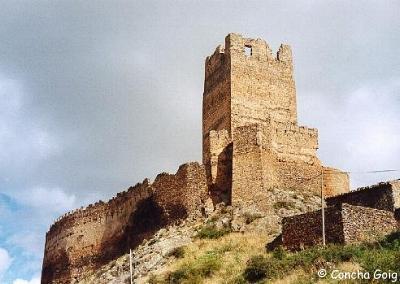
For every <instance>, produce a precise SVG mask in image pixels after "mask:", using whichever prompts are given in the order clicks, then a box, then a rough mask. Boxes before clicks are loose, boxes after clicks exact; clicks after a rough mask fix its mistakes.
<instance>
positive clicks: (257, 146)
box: [232, 124, 273, 204]
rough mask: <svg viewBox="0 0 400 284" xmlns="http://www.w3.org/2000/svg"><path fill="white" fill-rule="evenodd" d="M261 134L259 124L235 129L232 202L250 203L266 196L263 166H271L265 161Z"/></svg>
mask: <svg viewBox="0 0 400 284" xmlns="http://www.w3.org/2000/svg"><path fill="white" fill-rule="evenodd" d="M261 134H262V132H261V127H260V125H258V124H253V125H248V126H242V127H237V128H235V130H234V134H233V135H234V136H235V137H236V138H235V141H234V143H233V160H232V177H233V179H232V203H235V204H236V203H249V202H253V201H255V200H257V199H259V197H263V198H264V197H265V192H266V190H267V184H266V181H265V180H264V169H263V166H266V167H269V166H270V164H265V163H263V159H262V152H263V151H262V145H261V143H262V140H261ZM271 176H273V174H271ZM271 186H272V185H271ZM271 186H270V187H271Z"/></svg>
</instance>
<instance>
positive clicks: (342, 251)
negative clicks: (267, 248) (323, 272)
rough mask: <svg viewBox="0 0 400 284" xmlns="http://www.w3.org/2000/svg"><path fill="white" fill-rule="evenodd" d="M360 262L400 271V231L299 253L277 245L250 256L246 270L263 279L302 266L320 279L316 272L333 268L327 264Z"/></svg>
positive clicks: (252, 279) (370, 267)
mask: <svg viewBox="0 0 400 284" xmlns="http://www.w3.org/2000/svg"><path fill="white" fill-rule="evenodd" d="M348 261H351V262H354V263H358V264H359V265H360V266H361V268H362V269H363V270H364V271H368V272H369V273H371V274H373V273H374V271H375V270H376V269H380V270H382V271H400V233H399V232H396V233H393V234H391V235H389V236H387V237H386V238H384V239H383V240H382V241H379V242H375V243H372V244H367V243H365V244H359V245H346V246H342V245H329V246H327V247H325V248H321V247H313V248H309V249H306V250H303V251H299V252H296V253H288V252H286V251H285V250H283V249H282V248H277V249H276V250H275V251H274V252H273V253H272V254H260V255H256V256H253V257H251V258H250V260H249V261H248V263H247V267H246V268H245V270H244V272H243V278H244V279H246V280H247V281H249V282H257V281H260V280H263V279H269V280H273V279H278V278H283V277H285V276H286V275H288V274H289V273H290V272H291V271H294V270H298V269H301V270H303V271H304V272H306V273H308V274H309V275H310V279H314V278H315V280H316V279H317V275H316V274H315V272H316V271H317V270H318V269H319V268H321V267H324V268H329V266H328V265H327V264H336V265H337V264H339V263H342V262H348Z"/></svg>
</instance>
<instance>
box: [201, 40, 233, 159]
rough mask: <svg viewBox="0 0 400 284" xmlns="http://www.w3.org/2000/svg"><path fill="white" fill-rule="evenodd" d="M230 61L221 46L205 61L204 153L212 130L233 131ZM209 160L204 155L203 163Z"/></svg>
mask: <svg viewBox="0 0 400 284" xmlns="http://www.w3.org/2000/svg"><path fill="white" fill-rule="evenodd" d="M230 84H231V83H230V61H229V57H228V56H226V54H225V53H224V49H223V48H222V47H221V46H219V47H217V49H216V50H215V52H214V54H213V55H212V56H210V57H207V59H206V62H205V80H204V93H203V120H202V121H203V153H208V152H209V149H208V146H209V145H207V144H206V143H204V142H205V141H204V139H206V138H207V137H208V134H209V131H210V130H222V129H225V130H227V131H228V133H229V134H230V133H231V121H230V113H231V108H230V103H231V100H230V91H231V86H230ZM207 163H208V161H207V160H205V159H204V157H203V164H207Z"/></svg>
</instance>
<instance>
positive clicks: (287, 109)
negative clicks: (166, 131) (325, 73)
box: [203, 34, 349, 205]
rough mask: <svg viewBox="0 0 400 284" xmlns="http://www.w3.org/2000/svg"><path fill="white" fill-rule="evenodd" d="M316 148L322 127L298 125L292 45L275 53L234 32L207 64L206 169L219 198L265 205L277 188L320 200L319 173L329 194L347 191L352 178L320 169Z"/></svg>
mask: <svg viewBox="0 0 400 284" xmlns="http://www.w3.org/2000/svg"><path fill="white" fill-rule="evenodd" d="M317 149H318V131H317V129H315V128H308V127H304V126H299V125H298V122H297V105H296V88H295V82H294V72H293V58H292V52H291V49H290V47H289V46H287V45H281V46H280V48H279V50H278V52H277V53H276V54H273V53H272V51H271V49H270V48H269V46H268V44H267V43H266V42H265V41H264V40H261V39H250V38H244V37H242V36H241V35H239V34H229V35H228V36H227V37H226V38H225V46H224V47H222V46H218V47H217V49H216V50H215V52H214V54H212V55H211V56H209V57H207V59H206V62H205V82H204V93H203V164H204V165H205V167H206V174H207V181H208V186H209V189H210V191H211V192H212V194H213V195H214V196H218V195H222V197H220V198H214V200H217V201H221V200H225V202H226V203H228V204H230V203H235V202H247V201H254V200H257V199H259V198H255V197H256V196H257V197H263V198H262V199H263V200H267V199H268V197H267V196H268V195H269V193H268V191H270V190H271V189H272V188H274V187H276V188H281V189H284V188H288V189H289V188H290V189H296V190H298V191H309V192H313V193H315V194H318V193H319V192H320V191H321V182H322V178H321V174H322V173H323V175H324V177H325V179H324V184H323V188H324V191H325V195H327V196H333V195H336V194H340V193H345V192H348V191H349V178H348V175H347V173H345V172H342V171H340V170H337V169H333V168H329V167H323V166H322V164H321V162H320V161H319V159H318V157H317ZM229 155H231V157H229ZM229 163H230V164H229ZM217 177H218V178H217ZM227 197H228V199H227V200H226V198H227ZM229 197H230V198H229ZM264 205H266V204H264Z"/></svg>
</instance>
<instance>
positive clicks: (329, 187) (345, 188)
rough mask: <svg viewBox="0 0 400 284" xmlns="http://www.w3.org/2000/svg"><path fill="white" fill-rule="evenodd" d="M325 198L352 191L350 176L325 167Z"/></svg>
mask: <svg viewBox="0 0 400 284" xmlns="http://www.w3.org/2000/svg"><path fill="white" fill-rule="evenodd" d="M323 171H324V193H325V196H335V195H339V194H343V193H347V192H349V191H350V188H349V184H350V180H349V175H348V174H347V173H346V172H342V171H340V170H338V169H334V168H330V167H323Z"/></svg>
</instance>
